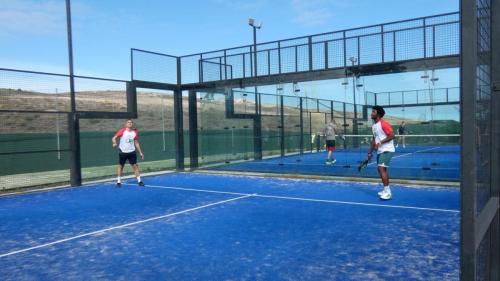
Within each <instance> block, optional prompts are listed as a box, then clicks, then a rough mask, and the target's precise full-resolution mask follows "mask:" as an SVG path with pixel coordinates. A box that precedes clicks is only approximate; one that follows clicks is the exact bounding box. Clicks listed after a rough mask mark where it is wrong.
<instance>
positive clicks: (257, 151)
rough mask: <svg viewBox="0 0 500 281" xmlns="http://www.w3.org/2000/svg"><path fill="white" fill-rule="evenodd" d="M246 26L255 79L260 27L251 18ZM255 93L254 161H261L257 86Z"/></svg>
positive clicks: (260, 120) (260, 129)
mask: <svg viewBox="0 0 500 281" xmlns="http://www.w3.org/2000/svg"><path fill="white" fill-rule="evenodd" d="M248 25H250V26H251V27H252V28H253V76H254V77H257V29H260V27H261V25H259V26H256V25H255V21H254V19H252V18H249V19H248ZM254 92H255V115H254V121H253V129H254V142H253V143H254V159H255V160H262V126H261V123H262V118H261V116H260V113H261V112H260V95H259V93H258V91H257V86H254Z"/></svg>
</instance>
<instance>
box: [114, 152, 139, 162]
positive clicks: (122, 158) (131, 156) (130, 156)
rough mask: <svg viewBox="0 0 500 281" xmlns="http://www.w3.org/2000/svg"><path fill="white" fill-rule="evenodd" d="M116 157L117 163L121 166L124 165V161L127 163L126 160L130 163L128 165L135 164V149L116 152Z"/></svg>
mask: <svg viewBox="0 0 500 281" xmlns="http://www.w3.org/2000/svg"><path fill="white" fill-rule="evenodd" d="M118 158H119V162H118V163H120V165H121V166H124V165H125V163H127V160H128V162H129V163H130V165H135V164H137V153H135V151H134V152H130V153H124V152H121V151H120V153H119V154H118Z"/></svg>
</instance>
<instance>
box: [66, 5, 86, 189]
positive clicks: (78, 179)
mask: <svg viewBox="0 0 500 281" xmlns="http://www.w3.org/2000/svg"><path fill="white" fill-rule="evenodd" d="M66 28H67V32H68V62H69V88H70V98H71V112H70V113H69V114H68V134H69V146H70V150H71V153H70V159H71V160H70V183H71V185H72V186H79V185H82V166H81V159H80V127H79V126H80V125H79V120H78V115H77V112H76V97H75V76H74V72H73V37H72V33H71V0H66Z"/></svg>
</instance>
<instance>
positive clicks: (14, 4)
mask: <svg viewBox="0 0 500 281" xmlns="http://www.w3.org/2000/svg"><path fill="white" fill-rule="evenodd" d="M0 2H1V3H0V6H2V9H1V10H0V22H1V23H2V28H1V29H0V35H16V34H19V33H28V34H36V35H45V34H52V33H58V32H63V31H64V28H65V19H66V18H65V17H66V14H65V6H64V2H63V1H31V0H0Z"/></svg>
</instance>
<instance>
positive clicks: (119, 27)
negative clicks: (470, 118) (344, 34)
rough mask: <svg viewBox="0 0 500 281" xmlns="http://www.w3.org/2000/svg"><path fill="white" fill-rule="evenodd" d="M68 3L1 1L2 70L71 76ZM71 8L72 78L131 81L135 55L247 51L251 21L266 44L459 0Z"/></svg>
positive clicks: (277, 0) (394, 84)
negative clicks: (235, 48)
mask: <svg viewBox="0 0 500 281" xmlns="http://www.w3.org/2000/svg"><path fill="white" fill-rule="evenodd" d="M64 2H65V1H64V0H48V1H45V0H0V7H2V9H1V10H0V26H1V28H0V41H1V42H2V44H0V67H4V68H17V69H28V70H37V71H47V72H57V73H67V72H68V70H67V49H66V29H65V28H66V26H65V6H64ZM72 8H73V36H74V62H75V73H76V74H78V75H88V76H99V77H107V78H118V79H125V80H128V79H130V64H129V50H130V48H140V49H147V50H153V51H158V52H164V53H168V54H172V55H186V54H191V53H196V52H202V51H209V50H215V49H222V48H227V47H233V46H239V45H245V44H249V43H251V40H252V37H251V29H250V28H249V27H248V25H247V18H248V17H249V16H252V17H254V18H256V19H257V20H258V21H263V23H264V24H263V28H262V29H261V30H260V31H259V33H258V41H260V42H262V41H272V40H277V39H284V38H289V37H296V36H302V35H307V34H314V33H321V32H328V31H335V30H340V29H345V28H352V27H360V26H365V25H371V24H377V23H383V22H389V21H395V20H401V19H408V18H414V17H420V16H427V15H433V14H440V13H446V12H454V11H458V9H459V1H458V0H439V1H436V0H413V1H404V0H349V1H347V0H343V1H339V0H273V1H271V0H254V1H243V0H205V1H193V0H184V1H160V0H149V1H137V0H136V1H118V0H106V1H103V0H101V1H97V0H85V1H84V0H73V1H72ZM438 73H439V75H441V77H440V78H441V79H440V80H439V81H438V82H437V83H436V87H448V86H458V71H457V70H447V71H440V72H438ZM420 75H421V74H420V73H413V74H411V73H409V74H404V75H392V76H391V75H387V76H383V77H381V76H376V77H367V78H366V79H365V85H366V87H367V90H372V91H389V90H395V89H401V88H405V89H415V88H424V87H427V86H426V85H425V84H424V83H423V82H422V81H421V79H420ZM326 84H328V85H326V86H325V82H315V83H310V84H304V85H303V87H304V88H307V89H308V90H309V92H310V94H311V95H316V96H318V97H328V96H327V94H325V92H328V91H333V90H335V91H338V89H337V88H338V85H335V86H332V85H331V84H332V83H330V82H326ZM335 84H338V83H337V82H335ZM322 87H326V88H322ZM322 89H324V90H322ZM339 89H340V88H339ZM341 90H342V92H343V87H342V88H341Z"/></svg>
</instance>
